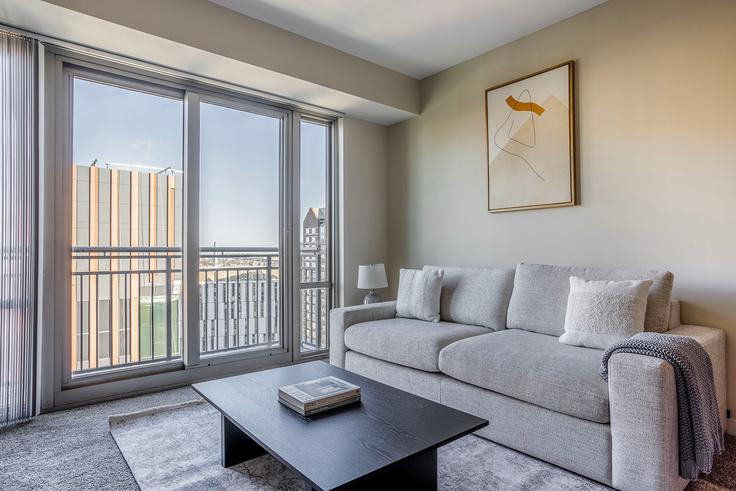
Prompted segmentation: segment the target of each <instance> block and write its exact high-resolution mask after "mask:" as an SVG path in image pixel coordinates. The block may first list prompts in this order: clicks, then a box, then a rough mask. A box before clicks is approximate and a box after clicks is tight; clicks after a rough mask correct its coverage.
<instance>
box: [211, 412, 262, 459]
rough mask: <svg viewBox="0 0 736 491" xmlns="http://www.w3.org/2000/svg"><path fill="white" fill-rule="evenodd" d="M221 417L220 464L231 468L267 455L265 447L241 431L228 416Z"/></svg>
mask: <svg viewBox="0 0 736 491" xmlns="http://www.w3.org/2000/svg"><path fill="white" fill-rule="evenodd" d="M221 417H222V424H221V427H222V430H221V434H220V462H221V463H222V466H223V467H230V466H232V465H235V464H239V463H241V462H245V461H246V460H250V459H254V458H256V457H260V456H261V455H264V454H266V453H267V452H266V451H265V450H264V449H263V447H261V446H260V445H258V444H257V443H256V442H254V441H253V440H252V439H251V438H250V437H249V436H248V435H246V434H245V433H243V432H242V431H240V430H239V429H238V427H237V426H235V425H234V424H233V422H232V421H230V420H229V419H228V418H227V416H225V415H224V414H223V415H221Z"/></svg>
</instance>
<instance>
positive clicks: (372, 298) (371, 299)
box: [363, 290, 383, 305]
mask: <svg viewBox="0 0 736 491" xmlns="http://www.w3.org/2000/svg"><path fill="white" fill-rule="evenodd" d="M379 302H383V299H382V298H381V295H379V294H378V293H376V291H375V290H371V291H369V292H368V294H367V295H366V296H365V298H364V299H363V305H367V304H369V303H379Z"/></svg>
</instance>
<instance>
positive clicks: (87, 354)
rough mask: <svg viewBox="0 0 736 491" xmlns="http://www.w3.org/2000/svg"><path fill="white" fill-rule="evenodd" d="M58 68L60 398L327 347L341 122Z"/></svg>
mask: <svg viewBox="0 0 736 491" xmlns="http://www.w3.org/2000/svg"><path fill="white" fill-rule="evenodd" d="M49 66H50V67H51V65H49ZM51 68H53V70H51V69H50V70H49V71H50V72H54V73H55V75H53V76H51V78H50V79H51V80H53V81H54V84H55V85H54V86H55V87H56V89H57V90H56V93H57V94H58V98H57V99H56V107H57V108H58V111H57V118H56V120H55V121H56V127H55V128H54V130H55V132H56V133H55V134H56V135H57V136H56V143H57V147H56V148H57V155H58V160H57V163H56V164H55V165H56V166H57V167H55V168H54V171H55V172H57V173H58V175H59V186H58V187H57V188H55V192H54V194H53V196H52V199H53V200H54V203H55V205H56V206H55V212H54V213H55V216H56V217H57V221H58V223H60V224H64V225H63V226H62V227H55V228H54V230H55V234H56V235H55V237H56V239H55V240H56V241H57V243H58V244H68V246H67V247H68V249H67V250H68V251H69V255H68V256H64V255H59V256H58V257H57V258H56V262H55V263H54V270H55V271H56V272H58V273H59V277H61V278H67V280H66V281H64V282H63V283H60V284H59V286H60V287H61V288H60V290H63V292H61V293H59V294H58V295H54V298H55V300H54V302H55V303H54V311H55V312H57V313H58V314H57V315H56V317H57V318H59V319H62V321H61V322H58V323H57V324H56V325H55V329H57V330H60V334H59V335H58V337H57V339H58V341H57V342H56V346H57V348H56V349H57V352H58V353H59V359H60V360H62V362H61V368H60V373H61V375H60V377H59V382H58V383H57V384H56V388H55V390H56V391H57V393H63V392H64V390H69V391H71V390H74V389H79V388H80V387H89V386H94V385H95V384H100V383H114V382H115V381H119V380H124V379H127V378H130V377H142V376H148V375H155V374H158V373H163V372H166V373H168V372H171V371H175V370H180V369H184V368H187V369H188V370H187V371H186V373H187V374H188V375H187V377H190V378H196V377H200V378H202V377H206V376H208V375H207V374H208V373H209V372H208V370H211V369H210V368H208V367H215V366H218V365H225V364H230V366H232V367H234V368H233V370H235V367H238V366H242V367H248V368H249V369H250V368H253V367H258V366H263V367H265V366H269V365H274V364H282V363H285V362H288V361H296V360H299V359H303V358H305V357H318V356H323V355H325V354H326V350H327V348H328V335H327V333H328V326H327V323H328V311H329V308H330V306H331V305H332V302H333V276H334V273H335V271H334V267H333V262H334V260H333V254H332V251H333V243H332V240H333V236H334V226H333V220H332V217H333V209H332V193H333V182H332V180H333V176H334V173H333V171H332V167H333V162H334V158H333V155H334V153H335V149H334V142H335V138H334V134H333V133H334V121H333V120H331V119H328V118H324V117H320V116H318V115H315V114H305V113H303V112H302V111H299V110H297V109H295V108H293V107H288V106H285V105H280V104H270V103H267V102H265V101H259V100H255V99H253V98H249V97H242V96H240V95H238V94H237V93H234V92H232V91H228V90H222V91H221V92H220V91H218V90H215V89H214V88H213V87H210V86H203V85H199V84H194V83H191V82H190V81H182V80H179V79H175V78H171V77H163V78H162V77H158V76H154V75H153V74H150V73H141V72H140V70H139V71H134V72H127V71H125V70H123V69H121V68H120V67H118V66H110V65H108V64H100V63H96V62H94V61H89V60H84V61H79V62H77V61H76V60H74V59H69V58H67V57H62V56H59V57H58V58H57V60H56V63H55V65H53V67H51ZM240 362H242V363H240ZM246 362H247V363H246ZM233 363H235V365H233ZM237 363H240V365H237ZM222 370H224V369H222ZM222 370H221V371H222ZM189 374H191V375H189ZM184 379H185V378H184ZM135 386H137V385H135ZM142 386H145V384H144V385H142ZM69 393H71V392H67V394H69ZM65 400H66V399H65ZM69 400H76V399H74V398H73V397H70V398H69Z"/></svg>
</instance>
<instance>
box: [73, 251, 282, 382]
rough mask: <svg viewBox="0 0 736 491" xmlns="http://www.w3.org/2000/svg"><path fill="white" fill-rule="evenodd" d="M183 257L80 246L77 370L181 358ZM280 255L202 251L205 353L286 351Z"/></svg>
mask: <svg viewBox="0 0 736 491" xmlns="http://www.w3.org/2000/svg"><path fill="white" fill-rule="evenodd" d="M181 262H182V256H181V249H180V248H169V247H74V248H72V343H71V344H72V347H71V351H72V371H73V372H74V373H82V372H89V371H94V370H100V369H107V368H111V367H122V366H131V365H139V364H144V363H150V362H159V361H166V360H175V359H178V358H180V357H181V350H182V333H183V326H182V311H183V305H182V302H181V292H182V274H181V273H182V268H181ZM279 287H280V285H279V256H278V251H277V249H275V248H274V249H253V248H201V249H200V273H199V292H198V294H199V312H200V319H199V326H200V338H199V339H200V345H199V348H200V353H201V354H202V355H207V354H212V353H219V352H223V351H228V350H235V349H260V348H268V347H273V346H278V345H279V344H280V342H281V334H280V325H279V315H278V312H279V305H278V301H279V298H280V296H279Z"/></svg>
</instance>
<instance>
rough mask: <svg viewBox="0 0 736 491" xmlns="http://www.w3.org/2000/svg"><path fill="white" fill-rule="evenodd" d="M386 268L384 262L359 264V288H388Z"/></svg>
mask: <svg viewBox="0 0 736 491" xmlns="http://www.w3.org/2000/svg"><path fill="white" fill-rule="evenodd" d="M387 286H388V281H386V268H385V267H384V265H383V264H366V265H363V264H361V265H360V266H358V288H360V289H362V290H373V289H374V288H386V287H387Z"/></svg>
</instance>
